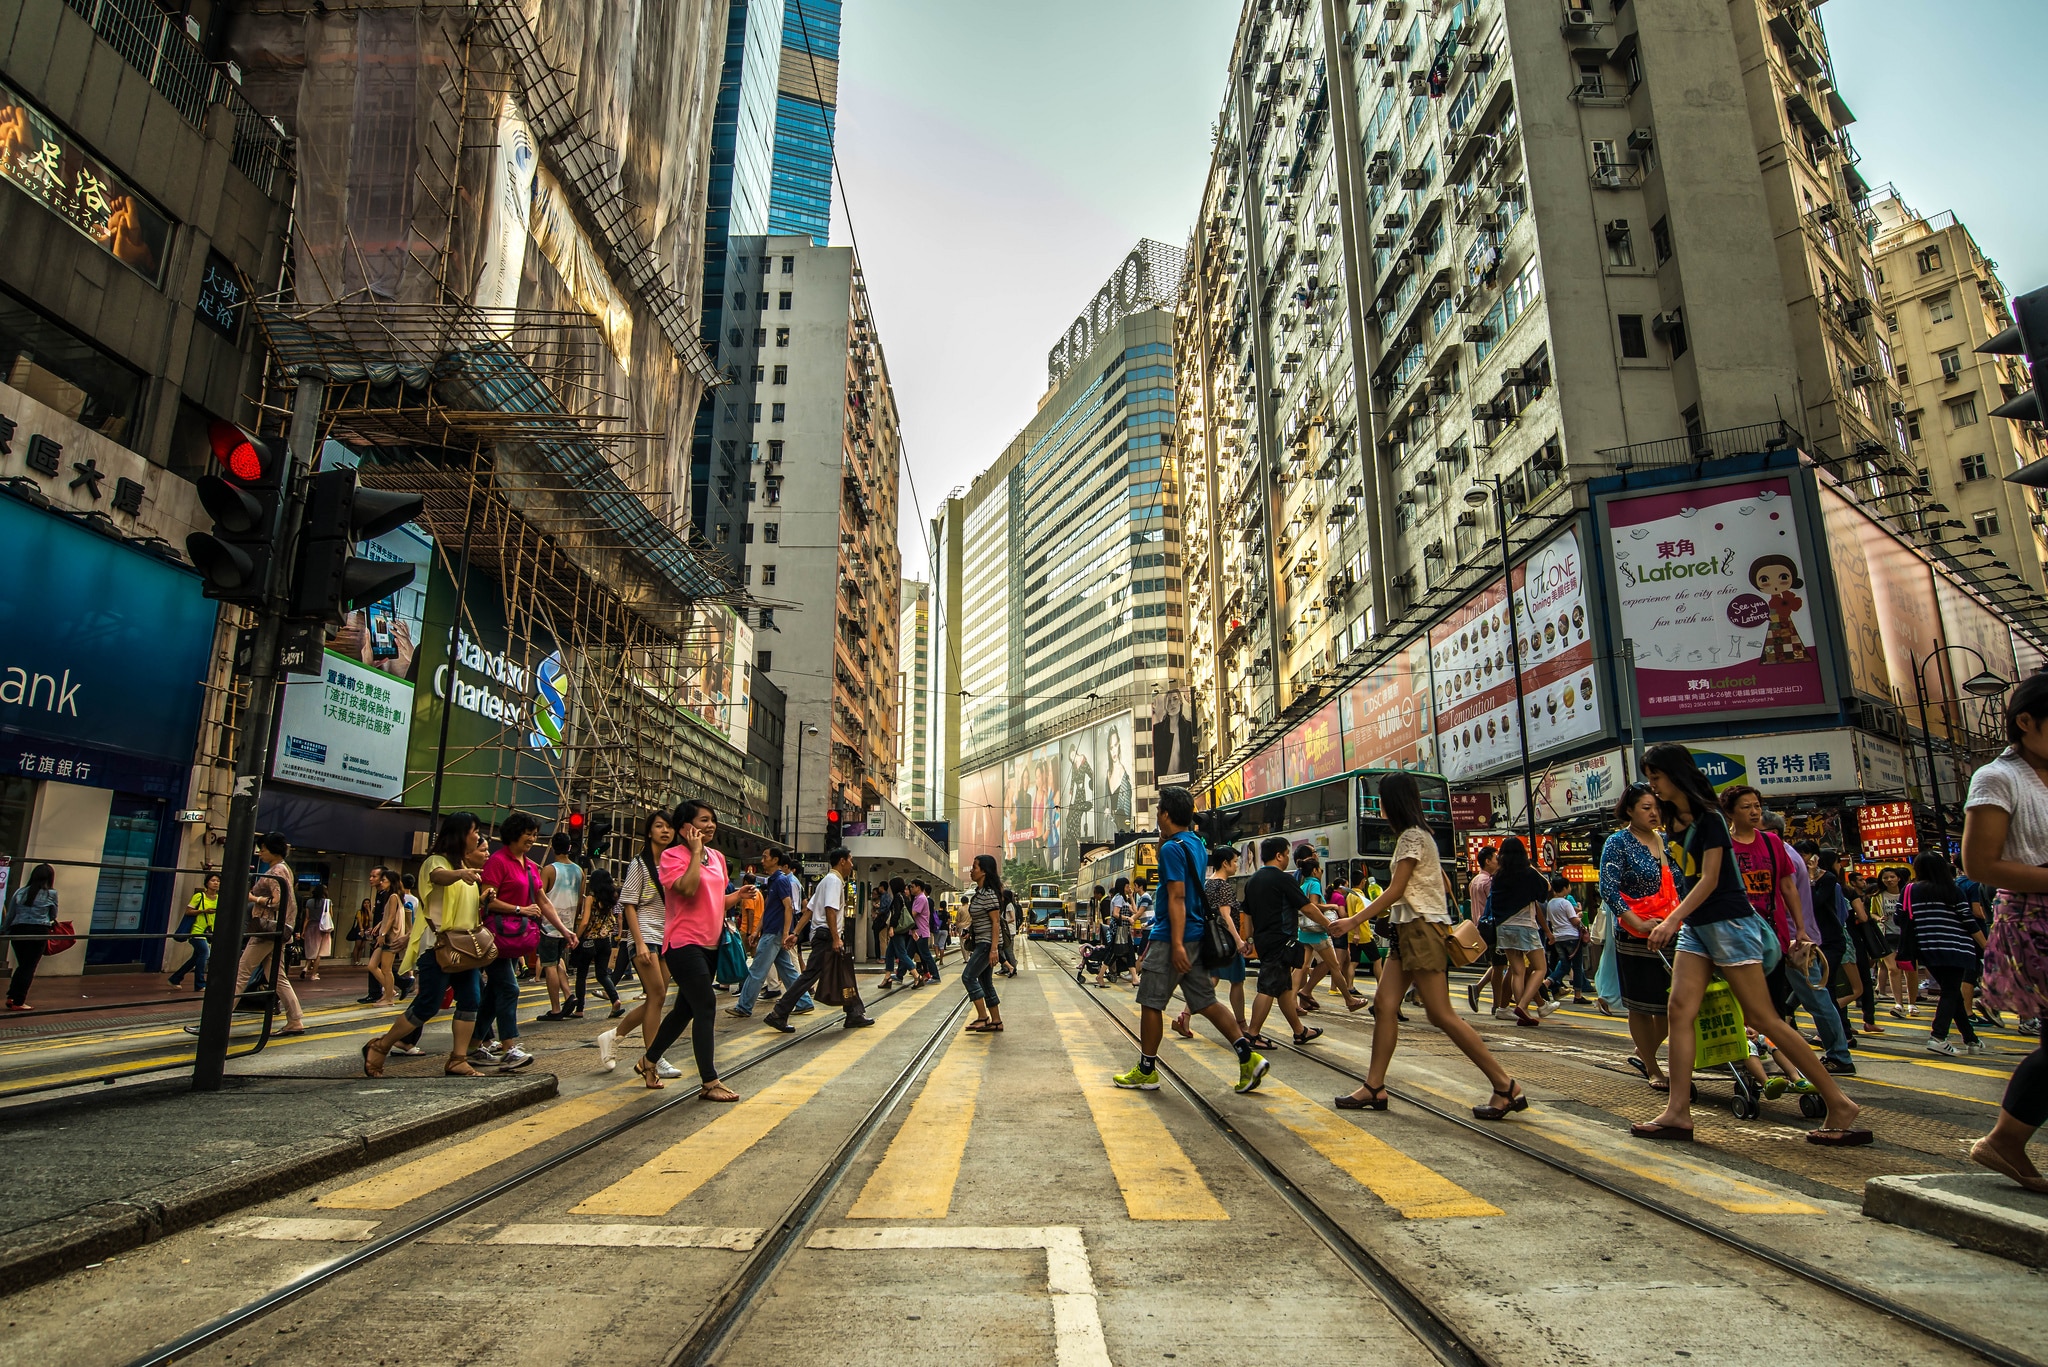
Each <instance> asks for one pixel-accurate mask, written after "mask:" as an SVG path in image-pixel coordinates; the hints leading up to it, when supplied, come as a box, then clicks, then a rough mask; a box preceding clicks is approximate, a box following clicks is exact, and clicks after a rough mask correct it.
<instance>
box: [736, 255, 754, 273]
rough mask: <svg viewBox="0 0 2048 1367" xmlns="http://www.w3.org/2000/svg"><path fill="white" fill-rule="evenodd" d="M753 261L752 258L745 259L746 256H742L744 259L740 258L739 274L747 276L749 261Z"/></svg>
mask: <svg viewBox="0 0 2048 1367" xmlns="http://www.w3.org/2000/svg"><path fill="white" fill-rule="evenodd" d="M751 259H752V258H750V257H745V256H742V257H740V258H739V263H740V270H739V273H740V274H741V275H745V274H746V273H747V262H748V261H749V260H751Z"/></svg>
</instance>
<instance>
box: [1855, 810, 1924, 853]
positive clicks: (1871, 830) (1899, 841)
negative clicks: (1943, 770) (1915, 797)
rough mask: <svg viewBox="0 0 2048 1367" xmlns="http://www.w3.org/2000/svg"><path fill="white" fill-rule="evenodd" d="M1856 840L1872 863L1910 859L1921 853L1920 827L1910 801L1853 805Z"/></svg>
mask: <svg viewBox="0 0 2048 1367" xmlns="http://www.w3.org/2000/svg"><path fill="white" fill-rule="evenodd" d="M1856 843H1857V844H1858V845H1859V846H1861V847H1862V850H1863V858H1864V859H1865V860H1867V861H1869V862H1872V863H1879V862H1896V861H1899V860H1910V859H1912V858H1913V857H1914V856H1915V855H1917V854H1919V853H1920V831H1919V828H1918V827H1917V826H1916V825H1915V824H1914V821H1913V804H1912V803H1910V802H1871V803H1866V804H1865V805H1864V806H1861V807H1858V808H1857V809H1856Z"/></svg>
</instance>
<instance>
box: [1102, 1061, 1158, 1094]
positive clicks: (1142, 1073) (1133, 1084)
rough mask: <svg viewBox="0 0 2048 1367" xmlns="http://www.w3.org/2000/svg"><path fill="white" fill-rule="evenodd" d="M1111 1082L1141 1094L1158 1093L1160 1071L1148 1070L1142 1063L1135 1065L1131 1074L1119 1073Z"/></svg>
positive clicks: (1132, 1066)
mask: <svg viewBox="0 0 2048 1367" xmlns="http://www.w3.org/2000/svg"><path fill="white" fill-rule="evenodd" d="M1110 1081H1111V1082H1114V1083H1115V1084H1116V1085H1117V1086H1119V1087H1125V1088H1132V1089H1135V1090H1137V1091H1140V1092H1156V1091H1158V1090H1159V1071H1158V1069H1156V1068H1147V1067H1146V1066H1145V1065H1144V1064H1142V1063H1134V1064H1132V1065H1131V1071H1130V1072H1128V1073H1118V1074H1117V1075H1116V1076H1115V1077H1112V1078H1111V1079H1110Z"/></svg>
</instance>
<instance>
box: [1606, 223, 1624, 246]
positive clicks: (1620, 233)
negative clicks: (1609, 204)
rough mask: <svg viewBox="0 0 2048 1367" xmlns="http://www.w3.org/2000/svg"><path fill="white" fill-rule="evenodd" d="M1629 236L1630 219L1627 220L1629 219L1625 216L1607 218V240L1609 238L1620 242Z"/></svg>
mask: <svg viewBox="0 0 2048 1367" xmlns="http://www.w3.org/2000/svg"><path fill="white" fill-rule="evenodd" d="M1627 237H1628V220H1627V219H1625V218H1610V219H1608V220H1607V240H1608V241H1609V242H1620V241H1623V240H1624V239H1626V238H1627Z"/></svg>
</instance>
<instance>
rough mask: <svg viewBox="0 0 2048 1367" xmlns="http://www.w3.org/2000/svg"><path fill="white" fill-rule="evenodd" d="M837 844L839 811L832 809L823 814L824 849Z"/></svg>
mask: <svg viewBox="0 0 2048 1367" xmlns="http://www.w3.org/2000/svg"><path fill="white" fill-rule="evenodd" d="M838 843H839V809H838V808H837V807H834V808H833V809H832V810H831V811H829V812H826V813H825V848H826V849H828V850H829V849H831V848H832V847H833V846H834V845H837V844H838Z"/></svg>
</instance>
